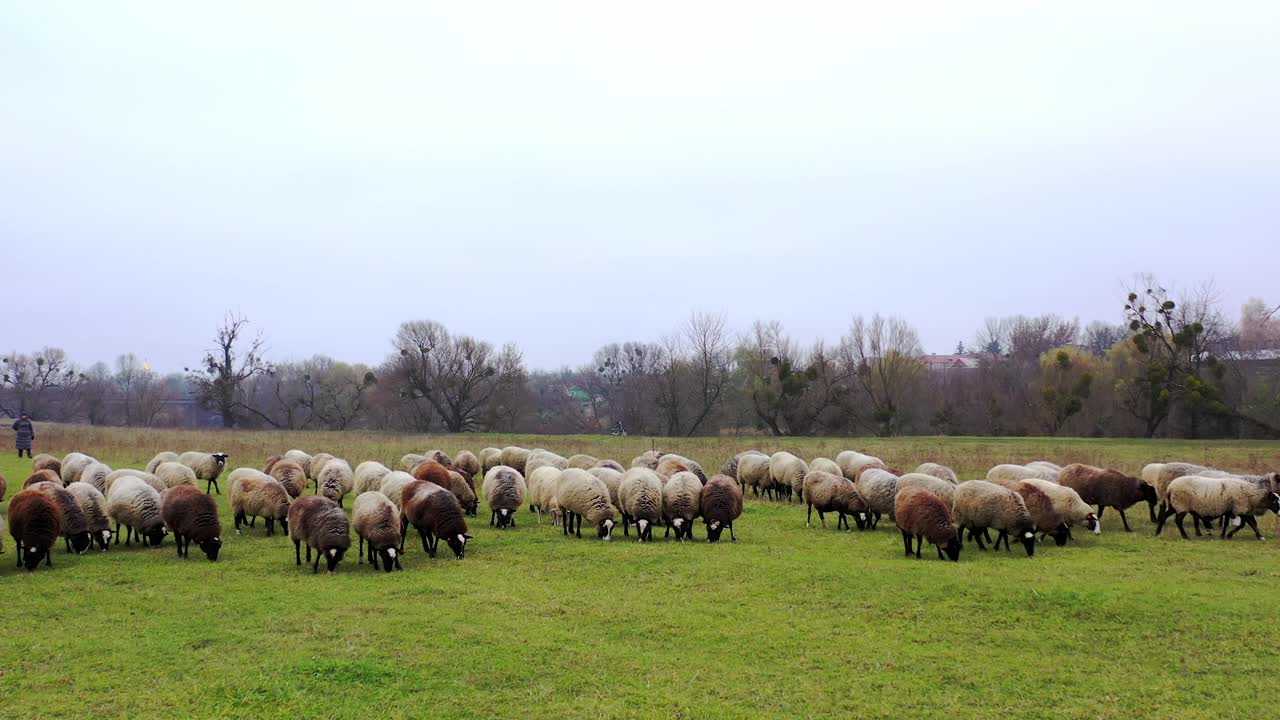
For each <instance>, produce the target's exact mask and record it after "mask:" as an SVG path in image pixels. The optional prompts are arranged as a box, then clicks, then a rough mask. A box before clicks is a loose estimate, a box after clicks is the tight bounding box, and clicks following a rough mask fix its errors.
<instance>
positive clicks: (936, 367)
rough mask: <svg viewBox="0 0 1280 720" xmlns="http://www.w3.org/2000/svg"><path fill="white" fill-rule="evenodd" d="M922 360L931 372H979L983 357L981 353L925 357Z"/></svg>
mask: <svg viewBox="0 0 1280 720" xmlns="http://www.w3.org/2000/svg"><path fill="white" fill-rule="evenodd" d="M920 359H921V360H922V361H923V362H924V364H925V367H926V368H928V369H929V372H946V371H948V370H977V369H978V367H979V366H980V365H981V364H982V355H981V354H980V353H963V354H959V355H923V356H921V357H920Z"/></svg>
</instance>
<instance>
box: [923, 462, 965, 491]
mask: <svg viewBox="0 0 1280 720" xmlns="http://www.w3.org/2000/svg"><path fill="white" fill-rule="evenodd" d="M912 472H916V473H920V474H922V475H932V476H934V477H936V478H938V479H939V480H946V481H947V482H949V483H951V484H952V485H959V484H960V478H958V477H956V471H955V470H952V469H951V468H949V467H947V466H946V465H939V464H938V463H934V462H927V463H920V467H917V468H916V469H915V470H913V471H912Z"/></svg>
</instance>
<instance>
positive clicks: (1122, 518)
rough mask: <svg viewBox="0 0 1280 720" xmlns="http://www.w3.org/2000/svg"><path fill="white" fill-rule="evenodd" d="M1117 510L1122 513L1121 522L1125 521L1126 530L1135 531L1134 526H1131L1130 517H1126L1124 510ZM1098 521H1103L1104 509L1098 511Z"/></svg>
mask: <svg viewBox="0 0 1280 720" xmlns="http://www.w3.org/2000/svg"><path fill="white" fill-rule="evenodd" d="M1116 512H1118V513H1120V522H1122V523H1124V531H1125V532H1133V528H1131V527H1129V518H1127V517H1125V515H1124V510H1122V509H1120V508H1116ZM1098 522H1102V511H1101V510H1099V511H1098Z"/></svg>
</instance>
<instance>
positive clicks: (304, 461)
mask: <svg viewBox="0 0 1280 720" xmlns="http://www.w3.org/2000/svg"><path fill="white" fill-rule="evenodd" d="M284 459H285V460H288V461H289V462H291V463H297V464H298V467H301V468H302V472H303V474H305V475H306V476H307V477H308V478H310V477H311V454H310V453H307V452H304V451H302V450H290V451H289V452H287V453H285V454H284Z"/></svg>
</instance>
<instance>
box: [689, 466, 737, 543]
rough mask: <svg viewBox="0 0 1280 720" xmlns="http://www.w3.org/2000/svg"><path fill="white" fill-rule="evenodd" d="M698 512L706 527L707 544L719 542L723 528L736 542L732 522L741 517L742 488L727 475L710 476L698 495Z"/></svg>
mask: <svg viewBox="0 0 1280 720" xmlns="http://www.w3.org/2000/svg"><path fill="white" fill-rule="evenodd" d="M698 512H699V513H700V514H701V515H702V521H703V522H704V523H706V526H707V542H709V543H713V542H719V541H720V534H721V533H723V532H724V529H725V528H729V537H731V538H733V541H734V542H737V541H738V535H737V533H735V532H734V530H733V521H735V520H737V519H738V518H739V517H740V516H741V515H742V488H741V487H739V486H738V483H737V481H735V480H734V479H733V478H731V477H729V476H728V475H714V476H712V477H711V479H710V480H707V484H706V485H704V486H703V488H702V493H701V494H700V495H699V498H698Z"/></svg>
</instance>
